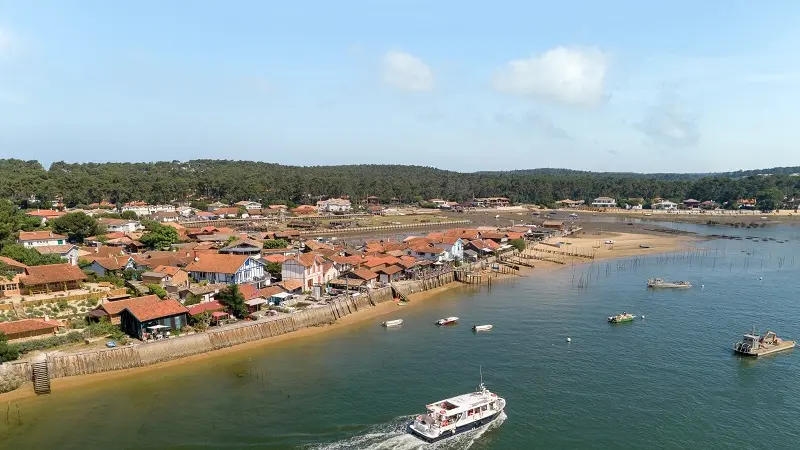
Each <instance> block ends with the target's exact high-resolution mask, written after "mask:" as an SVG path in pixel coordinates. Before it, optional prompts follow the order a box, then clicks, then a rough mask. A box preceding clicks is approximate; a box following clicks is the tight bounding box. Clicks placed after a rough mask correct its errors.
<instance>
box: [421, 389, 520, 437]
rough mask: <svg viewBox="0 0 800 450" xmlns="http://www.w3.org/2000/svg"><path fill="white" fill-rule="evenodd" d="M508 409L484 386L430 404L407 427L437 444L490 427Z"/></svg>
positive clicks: (500, 399) (503, 400)
mask: <svg viewBox="0 0 800 450" xmlns="http://www.w3.org/2000/svg"><path fill="white" fill-rule="evenodd" d="M505 407H506V400H505V399H504V398H502V397H498V396H497V394H495V393H492V392H490V391H489V390H488V389H486V387H485V386H484V385H483V383H481V385H480V386H479V388H478V391H477V392H473V393H471V394H464V395H459V396H456V397H451V398H448V399H445V400H440V401H438V402H434V403H431V404H430V405H427V406H426V407H425V409H426V410H427V412H426V413H425V414H424V415H421V416H417V418H416V419H415V420H414V421H413V422H411V423H410V424H408V432H409V433H411V434H412V435H414V436H416V437H418V438H420V439H422V440H423V441H425V442H437V441H440V440H442V439H447V438H449V437H452V436H455V435H457V434H459V433H464V432H467V431H470V430H474V429H476V428H480V427H483V426H486V425H488V424H489V423H491V422H492V421H494V420H495V419H497V418H498V417H499V416H500V414H502V413H503V409H504V408H505Z"/></svg>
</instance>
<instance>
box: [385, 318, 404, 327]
mask: <svg viewBox="0 0 800 450" xmlns="http://www.w3.org/2000/svg"><path fill="white" fill-rule="evenodd" d="M402 324H403V319H395V320H387V321H386V322H383V326H385V327H399V326H400V325H402Z"/></svg>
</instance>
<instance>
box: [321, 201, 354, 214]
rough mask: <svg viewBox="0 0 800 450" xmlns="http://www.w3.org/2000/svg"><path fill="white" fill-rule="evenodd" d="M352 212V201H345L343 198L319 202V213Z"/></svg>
mask: <svg viewBox="0 0 800 450" xmlns="http://www.w3.org/2000/svg"><path fill="white" fill-rule="evenodd" d="M352 210H353V206H352V205H351V204H350V200H345V199H343V198H331V199H328V200H320V201H318V202H317V211H318V212H321V213H323V212H329V213H336V212H348V211H352Z"/></svg>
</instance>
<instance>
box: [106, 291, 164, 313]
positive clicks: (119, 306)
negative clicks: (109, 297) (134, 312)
mask: <svg viewBox="0 0 800 450" xmlns="http://www.w3.org/2000/svg"><path fill="white" fill-rule="evenodd" d="M160 301H161V299H160V298H158V296H157V295H145V296H144V297H134V298H126V299H125V300H117V301H114V302H106V303H103V304H102V305H100V306H98V307H97V309H102V310H103V311H105V312H106V314H108V315H110V316H116V315H118V314H119V313H121V312H122V310H123V309H125V308H128V307H133V306H138V305H144V304H149V303H158V302H160Z"/></svg>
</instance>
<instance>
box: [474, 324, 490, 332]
mask: <svg viewBox="0 0 800 450" xmlns="http://www.w3.org/2000/svg"><path fill="white" fill-rule="evenodd" d="M492 328H494V326H493V325H475V326H474V327H472V331H489V330H491V329H492Z"/></svg>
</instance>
